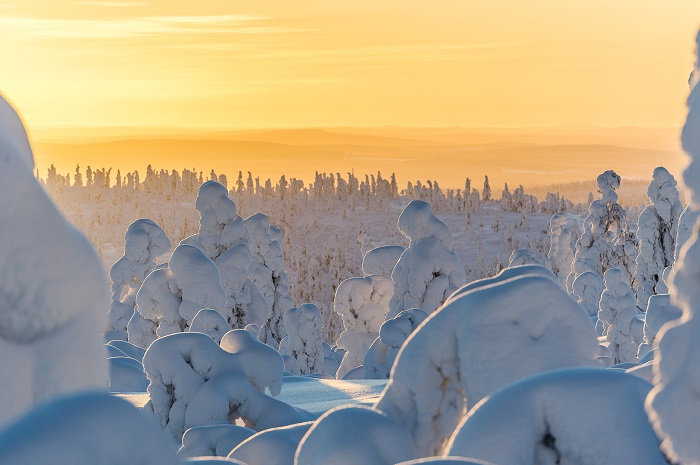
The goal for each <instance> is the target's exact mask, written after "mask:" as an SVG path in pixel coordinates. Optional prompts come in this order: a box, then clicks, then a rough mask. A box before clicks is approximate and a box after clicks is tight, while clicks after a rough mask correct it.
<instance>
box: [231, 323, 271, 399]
mask: <svg viewBox="0 0 700 465" xmlns="http://www.w3.org/2000/svg"><path fill="white" fill-rule="evenodd" d="M220 346H221V348H222V349H223V350H225V351H226V352H228V353H231V354H236V355H239V356H240V360H241V363H242V364H243V369H244V370H245V372H246V375H247V376H248V378H250V379H251V381H252V382H253V384H255V385H257V386H267V387H268V388H269V390H270V392H271V393H272V395H273V396H276V395H278V394H279V393H280V390H281V389H282V378H281V377H280V373H282V372H283V371H284V360H283V358H282V356H281V355H280V353H279V352H277V351H276V350H275V349H273V348H272V347H270V346H268V345H266V344H263V343H262V342H259V341H258V340H256V339H255V338H254V337H253V335H252V334H250V332H249V331H246V330H245V329H234V330H232V331H229V332H228V333H226V334H225V335H224V337H223V338H221V344H220Z"/></svg>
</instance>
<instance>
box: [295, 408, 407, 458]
mask: <svg viewBox="0 0 700 465" xmlns="http://www.w3.org/2000/svg"><path fill="white" fill-rule="evenodd" d="M415 457H416V452H415V448H414V446H413V441H412V439H411V436H410V435H409V434H408V432H407V431H406V429H404V428H403V427H402V426H401V425H400V424H398V423H397V422H396V421H394V420H393V419H391V418H390V417H388V416H387V415H385V414H383V413H382V412H379V411H377V410H374V409H371V408H368V407H363V406H345V407H338V408H335V409H333V410H330V411H328V412H326V413H325V414H324V415H322V416H321V417H320V418H319V419H318V420H317V421H316V422H314V424H313V426H312V427H311V428H310V429H309V431H308V432H307V433H306V435H305V436H304V438H303V439H302V440H301V442H300V443H299V447H298V449H297V452H296V457H295V459H294V463H295V465H328V464H333V463H338V464H339V463H342V464H345V465H355V464H357V465H365V464H372V465H394V464H395V463H398V462H403V461H406V460H410V459H413V458H415Z"/></svg>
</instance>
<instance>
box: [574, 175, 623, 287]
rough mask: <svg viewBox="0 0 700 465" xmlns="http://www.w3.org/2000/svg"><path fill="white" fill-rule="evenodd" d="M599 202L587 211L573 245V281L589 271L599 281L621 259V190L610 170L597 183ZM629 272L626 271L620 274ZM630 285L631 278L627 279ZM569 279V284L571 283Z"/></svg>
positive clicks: (599, 177)
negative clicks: (618, 190)
mask: <svg viewBox="0 0 700 465" xmlns="http://www.w3.org/2000/svg"><path fill="white" fill-rule="evenodd" d="M596 184H597V185H598V192H599V193H600V194H601V196H602V197H601V198H600V199H598V200H594V201H593V202H591V204H590V205H589V207H588V216H587V217H586V219H585V220H584V222H583V234H582V235H581V237H580V238H579V239H578V241H576V253H575V255H574V262H573V265H572V270H571V273H573V279H576V278H577V277H578V276H579V275H580V274H581V273H584V272H586V271H591V272H593V273H596V274H599V275H600V276H601V277H602V275H603V273H604V272H605V271H607V270H608V269H609V268H619V263H618V262H619V261H620V260H621V258H622V257H620V255H621V254H622V253H623V252H624V251H622V250H618V249H619V247H618V246H617V245H616V242H617V241H618V239H619V237H620V235H621V231H623V230H624V229H625V226H626V223H625V210H624V209H623V208H622V207H621V206H620V204H618V203H617V199H618V196H617V192H615V190H616V189H618V188H619V187H620V176H618V175H617V173H615V172H614V171H612V170H609V171H606V172H604V173H602V174H601V175H599V176H598V178H597V179H596ZM625 271H627V273H626V274H629V270H628V269H627V268H625V269H624V270H623V272H625ZM625 278H626V281H627V282H628V283H629V284H631V282H632V280H631V275H630V276H629V277H628V276H626V277H625ZM573 279H572V280H573Z"/></svg>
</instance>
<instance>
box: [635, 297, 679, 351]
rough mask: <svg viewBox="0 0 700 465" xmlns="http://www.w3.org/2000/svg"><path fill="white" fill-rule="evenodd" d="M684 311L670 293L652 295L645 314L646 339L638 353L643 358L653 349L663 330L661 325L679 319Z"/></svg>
mask: <svg viewBox="0 0 700 465" xmlns="http://www.w3.org/2000/svg"><path fill="white" fill-rule="evenodd" d="M682 313H683V312H682V311H681V309H680V308H678V307H677V306H675V305H674V304H673V303H672V302H671V296H670V295H669V294H657V295H653V296H651V297H650V298H649V305H648V306H647V311H646V313H645V315H644V339H643V341H642V343H641V344H640V345H639V351H638V353H637V355H638V356H639V357H640V358H641V357H643V356H644V355H645V354H647V353H648V352H649V351H650V350H652V349H653V348H654V341H655V340H656V335H657V334H659V331H661V327H662V326H663V325H665V324H666V323H668V322H669V321H673V320H677V319H678V318H680V317H681V314H682ZM640 362H641V360H640Z"/></svg>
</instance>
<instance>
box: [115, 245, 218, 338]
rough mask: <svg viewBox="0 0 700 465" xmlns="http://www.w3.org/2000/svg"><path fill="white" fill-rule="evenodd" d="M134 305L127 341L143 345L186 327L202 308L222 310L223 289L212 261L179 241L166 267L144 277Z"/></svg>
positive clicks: (194, 248)
mask: <svg viewBox="0 0 700 465" xmlns="http://www.w3.org/2000/svg"><path fill="white" fill-rule="evenodd" d="M136 305H137V307H136V309H137V310H138V312H137V313H134V316H133V317H132V319H131V321H130V322H129V326H128V327H127V330H128V332H129V342H131V343H132V344H135V345H137V346H140V347H144V348H146V347H148V346H149V345H150V344H151V343H152V342H153V341H154V340H155V339H156V338H157V337H162V336H166V335H168V334H173V333H177V332H181V331H186V330H187V329H188V328H189V327H190V325H191V324H192V319H193V318H194V316H195V315H196V314H197V312H199V311H200V310H201V309H203V308H210V309H214V310H217V311H221V310H223V308H224V305H226V293H225V292H224V290H223V289H222V288H221V284H220V280H219V270H218V268H217V267H216V265H215V264H214V263H213V262H212V261H211V260H209V259H208V258H207V257H206V255H204V253H202V251H201V250H199V249H198V248H196V247H192V246H190V245H180V246H178V247H177V248H175V251H174V252H173V255H172V257H170V263H169V265H168V267H167V268H160V269H157V270H155V271H153V272H152V273H151V274H149V275H148V276H147V277H146V279H145V280H144V282H143V285H142V286H141V289H140V290H139V293H138V294H137V295H136Z"/></svg>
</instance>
